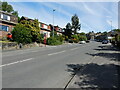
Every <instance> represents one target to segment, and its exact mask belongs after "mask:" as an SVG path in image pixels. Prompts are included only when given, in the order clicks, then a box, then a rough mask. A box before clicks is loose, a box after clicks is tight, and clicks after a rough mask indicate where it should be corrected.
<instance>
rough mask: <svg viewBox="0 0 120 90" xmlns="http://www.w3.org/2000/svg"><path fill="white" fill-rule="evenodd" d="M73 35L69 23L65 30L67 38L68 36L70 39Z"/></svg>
mask: <svg viewBox="0 0 120 90" xmlns="http://www.w3.org/2000/svg"><path fill="white" fill-rule="evenodd" d="M71 35H72V26H71V24H70V23H67V25H66V28H65V36H68V38H71Z"/></svg>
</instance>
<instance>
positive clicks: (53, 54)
mask: <svg viewBox="0 0 120 90" xmlns="http://www.w3.org/2000/svg"><path fill="white" fill-rule="evenodd" d="M63 52H66V51H65V50H64V51H60V52H56V53H51V54H48V56H51V55H55V54H60V53H63Z"/></svg>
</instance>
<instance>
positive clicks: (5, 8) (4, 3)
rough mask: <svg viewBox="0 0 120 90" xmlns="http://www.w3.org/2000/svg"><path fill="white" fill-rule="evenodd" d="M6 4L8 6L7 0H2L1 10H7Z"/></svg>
mask: <svg viewBox="0 0 120 90" xmlns="http://www.w3.org/2000/svg"><path fill="white" fill-rule="evenodd" d="M7 6H8V3H7V2H2V10H3V11H7Z"/></svg>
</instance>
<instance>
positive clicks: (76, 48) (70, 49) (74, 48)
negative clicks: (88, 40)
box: [70, 47, 79, 50]
mask: <svg viewBox="0 0 120 90" xmlns="http://www.w3.org/2000/svg"><path fill="white" fill-rule="evenodd" d="M78 48H79V47H77V48H73V49H70V50H76V49H78Z"/></svg>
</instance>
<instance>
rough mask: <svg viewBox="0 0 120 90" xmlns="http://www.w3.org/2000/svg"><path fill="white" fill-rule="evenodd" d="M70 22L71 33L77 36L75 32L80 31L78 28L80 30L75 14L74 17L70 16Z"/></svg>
mask: <svg viewBox="0 0 120 90" xmlns="http://www.w3.org/2000/svg"><path fill="white" fill-rule="evenodd" d="M71 21H72V29H73V32H74V34H77V31H78V30H80V28H81V24H79V18H78V16H77V15H76V14H75V15H74V16H72V18H71Z"/></svg>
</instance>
